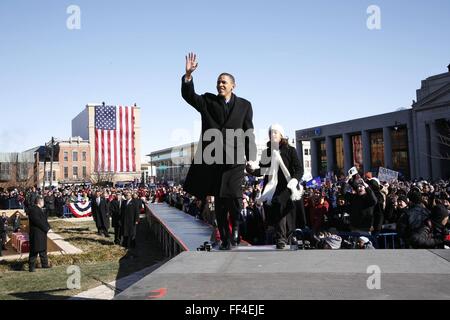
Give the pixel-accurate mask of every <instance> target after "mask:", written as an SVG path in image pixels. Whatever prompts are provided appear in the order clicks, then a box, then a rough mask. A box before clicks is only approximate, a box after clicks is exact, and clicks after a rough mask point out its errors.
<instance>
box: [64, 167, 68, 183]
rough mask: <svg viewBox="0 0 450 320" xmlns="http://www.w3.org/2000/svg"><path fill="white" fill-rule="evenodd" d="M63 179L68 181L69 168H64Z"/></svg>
mask: <svg viewBox="0 0 450 320" xmlns="http://www.w3.org/2000/svg"><path fill="white" fill-rule="evenodd" d="M64 179H65V180H67V179H69V167H64Z"/></svg>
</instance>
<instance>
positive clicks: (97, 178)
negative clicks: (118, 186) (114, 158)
mask: <svg viewBox="0 0 450 320" xmlns="http://www.w3.org/2000/svg"><path fill="white" fill-rule="evenodd" d="M115 175H116V173H115V172H99V171H97V172H94V173H93V174H92V175H91V176H90V181H91V183H92V184H94V185H105V184H111V183H113V181H114V177H115Z"/></svg>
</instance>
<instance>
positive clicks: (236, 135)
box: [181, 53, 256, 250]
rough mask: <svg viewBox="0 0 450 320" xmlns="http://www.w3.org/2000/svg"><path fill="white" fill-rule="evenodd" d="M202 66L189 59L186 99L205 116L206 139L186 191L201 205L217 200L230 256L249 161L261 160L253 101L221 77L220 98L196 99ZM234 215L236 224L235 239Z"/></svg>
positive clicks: (235, 241) (236, 236)
mask: <svg viewBox="0 0 450 320" xmlns="http://www.w3.org/2000/svg"><path fill="white" fill-rule="evenodd" d="M197 66H198V63H197V57H196V55H195V54H193V53H190V54H189V55H188V56H187V57H186V74H185V75H184V76H183V77H182V85H181V94H182V96H183V99H184V100H185V101H186V102H187V103H189V104H190V105H191V106H193V107H194V108H195V109H196V110H197V111H198V112H199V113H200V115H201V119H202V130H201V132H202V136H201V138H200V141H199V144H198V148H197V152H196V155H195V156H194V159H193V163H192V164H191V166H190V168H189V172H188V174H187V177H186V180H185V184H184V190H186V191H187V192H188V193H190V194H192V195H194V196H196V197H197V198H199V199H201V200H205V198H206V196H208V195H212V196H214V199H215V209H216V217H217V224H218V228H219V232H220V237H221V240H222V244H221V247H220V249H222V250H229V249H230V248H231V244H233V245H237V244H238V243H239V216H240V212H241V208H242V184H243V180H244V171H245V165H246V162H247V161H249V160H251V161H255V160H256V145H255V137H254V133H253V109H252V105H251V103H250V102H249V101H247V100H245V99H243V98H240V97H238V96H236V95H235V94H234V93H233V90H234V88H235V86H236V84H235V79H234V77H233V76H232V75H231V74H229V73H222V74H220V75H219V77H218V79H217V92H218V94H212V93H205V94H203V95H198V94H197V93H195V90H194V82H193V79H192V73H193V72H194V71H195V69H196V68H197ZM218 134H220V135H218ZM228 213H229V214H230V221H231V223H232V235H231V236H230V230H229V224H228Z"/></svg>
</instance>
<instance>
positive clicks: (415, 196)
mask: <svg viewBox="0 0 450 320" xmlns="http://www.w3.org/2000/svg"><path fill="white" fill-rule="evenodd" d="M408 199H409V201H411V202H412V203H414V204H419V203H420V202H421V201H422V193H421V192H420V191H419V190H417V189H415V188H413V189H411V191H410V192H409V193H408Z"/></svg>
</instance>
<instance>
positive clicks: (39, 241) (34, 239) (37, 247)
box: [28, 206, 50, 252]
mask: <svg viewBox="0 0 450 320" xmlns="http://www.w3.org/2000/svg"><path fill="white" fill-rule="evenodd" d="M28 219H29V221H30V252H40V251H47V232H48V231H49V230H50V225H49V224H48V221H47V216H46V215H45V214H44V212H43V211H42V209H41V208H39V207H38V206H33V207H31V208H30V210H29V212H28Z"/></svg>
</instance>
